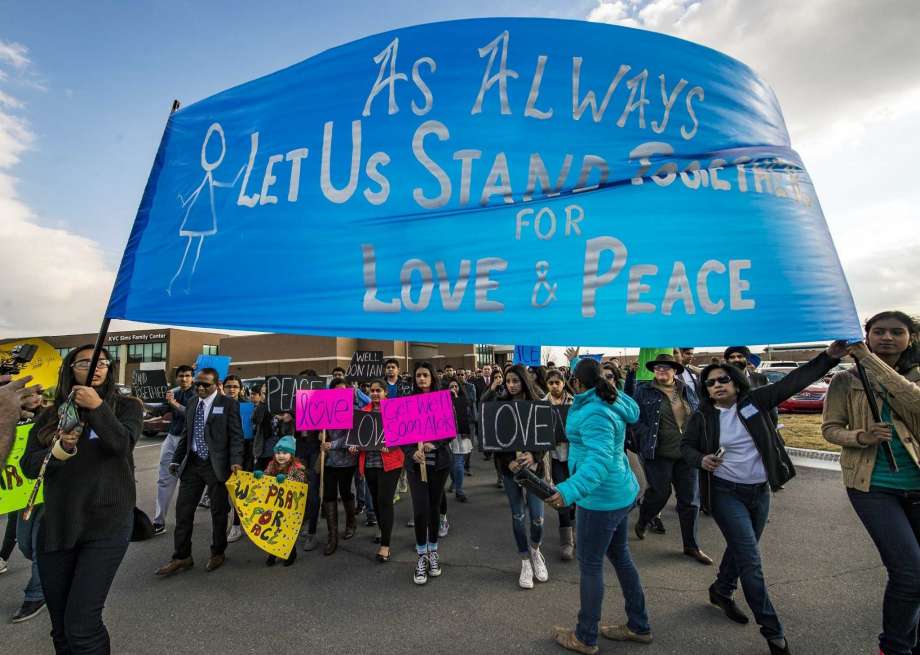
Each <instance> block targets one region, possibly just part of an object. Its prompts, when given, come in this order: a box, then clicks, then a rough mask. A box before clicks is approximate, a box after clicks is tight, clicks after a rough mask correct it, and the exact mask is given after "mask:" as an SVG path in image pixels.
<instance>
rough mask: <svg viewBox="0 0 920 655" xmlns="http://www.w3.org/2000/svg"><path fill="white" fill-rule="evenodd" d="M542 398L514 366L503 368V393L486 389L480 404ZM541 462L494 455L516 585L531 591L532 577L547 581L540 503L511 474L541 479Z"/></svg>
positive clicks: (537, 457)
mask: <svg viewBox="0 0 920 655" xmlns="http://www.w3.org/2000/svg"><path fill="white" fill-rule="evenodd" d="M543 396H544V394H542V393H540V392H538V391H537V389H536V388H535V387H534V384H533V382H532V380H531V378H530V375H529V374H528V372H527V369H526V368H525V367H524V365H523V364H515V365H514V366H510V367H508V368H506V369H505V389H504V391H503V392H499V393H496V392H495V391H493V390H492V389H489V390H488V391H486V392H485V394H483V396H482V400H483V402H490V401H499V402H511V401H515V400H530V401H534V400H542V399H543ZM543 460H544V457H543V453H541V452H515V451H513V450H512V451H502V452H496V453H495V463H496V466H498V467H499V471H500V472H501V476H502V481H503V482H504V487H505V495H506V496H507V497H508V505H509V507H510V509H511V529H512V532H513V534H514V541H515V543H516V544H517V549H518V556H519V557H520V559H521V573H520V576H518V586H520V587H521V588H522V589H533V586H534V585H533V581H534V579H535V578H536V580H537V581H538V582H546V581H547V580H549V571H547V569H546V560H545V559H544V557H543V553H541V552H540V546H541V545H542V543H543V501H542V500H541V499H540V498H538V497H537V496H535V495H534V494H531V493H528V492H527V491H525V490H524V488H523V487H521V486H520V485H518V484H517V483H515V481H514V474H515V473H517V472H518V471H519V470H520V469H522V468H524V467H527V468H529V469H531V470H532V471H533V472H534V473H535V474H536V475H537V476H539V477H543V476H545V474H546V469H545V466H544V463H543ZM528 514H529V515H530V520H529V522H528V523H529V525H525V518H527V515H528ZM528 528H529V530H528ZM528 532H529V534H528ZM528 537H529V540H528Z"/></svg>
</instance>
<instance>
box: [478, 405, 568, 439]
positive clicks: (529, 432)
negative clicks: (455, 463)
mask: <svg viewBox="0 0 920 655" xmlns="http://www.w3.org/2000/svg"><path fill="white" fill-rule="evenodd" d="M557 416H558V415H557V414H556V413H555V412H553V406H552V405H550V404H549V403H548V402H546V401H529V400H520V401H507V402H486V403H482V406H481V408H480V410H479V427H480V432H479V434H481V435H482V449H483V450H485V451H490V450H498V451H511V450H552V449H553V448H555V447H556V439H555V436H556V420H557Z"/></svg>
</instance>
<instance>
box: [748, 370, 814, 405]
mask: <svg viewBox="0 0 920 655" xmlns="http://www.w3.org/2000/svg"><path fill="white" fill-rule="evenodd" d="M790 370H794V369H783V370H778V369H774V370H769V369H767V370H765V371H763V373H764V375H766V376H767V380H769V381H770V383H771V384H772V383H773V382H777V381H779V380H780V379H782V378H783V377H785V376H786V375H787V374H788V373H789V371H790ZM825 396H827V383H826V382H824V381H818V382H815V383H814V384H811V385H810V386H808V387H806V388H805V389H803V390H802V391H800V392H799V393H797V394H795V395H794V396H793V397H792V398H790V399H789V400H786V401H784V402H782V403H780V404H779V407H778V409H779V411H781V412H785V413H788V414H820V413H821V412H822V411H824V397H825Z"/></svg>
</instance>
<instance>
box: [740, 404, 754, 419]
mask: <svg viewBox="0 0 920 655" xmlns="http://www.w3.org/2000/svg"><path fill="white" fill-rule="evenodd" d="M756 413H757V408H756V407H754V406H753V405H745V406H744V407H742V408H741V416H743V417H744V418H751V417H752V416H754V414H756Z"/></svg>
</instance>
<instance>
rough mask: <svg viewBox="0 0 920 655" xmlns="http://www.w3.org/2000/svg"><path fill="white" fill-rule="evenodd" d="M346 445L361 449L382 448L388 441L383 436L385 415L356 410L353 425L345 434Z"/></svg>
mask: <svg viewBox="0 0 920 655" xmlns="http://www.w3.org/2000/svg"><path fill="white" fill-rule="evenodd" d="M345 445H346V446H356V447H357V448H360V449H361V450H380V449H381V448H383V447H384V446H386V443H385V442H384V438H383V417H382V416H381V415H380V412H362V411H360V410H357V409H356V410H355V412H354V415H353V420H352V427H351V429H350V430H349V431H348V434H346V435H345Z"/></svg>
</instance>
